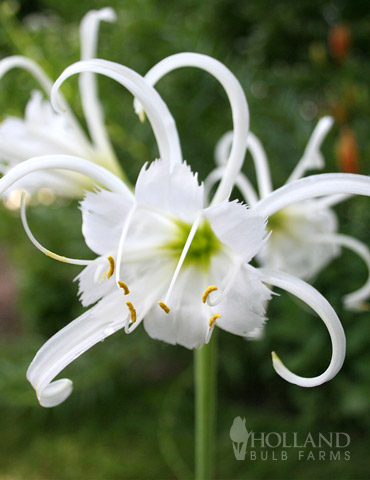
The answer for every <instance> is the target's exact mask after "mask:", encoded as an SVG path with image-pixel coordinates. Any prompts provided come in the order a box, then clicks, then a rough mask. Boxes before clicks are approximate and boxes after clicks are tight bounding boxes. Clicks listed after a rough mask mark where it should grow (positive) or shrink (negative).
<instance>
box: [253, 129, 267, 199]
mask: <svg viewBox="0 0 370 480" xmlns="http://www.w3.org/2000/svg"><path fill="white" fill-rule="evenodd" d="M247 148H248V150H249V151H250V152H251V155H252V158H253V163H254V168H255V170H256V176H257V183H258V191H259V194H260V197H261V198H264V197H266V196H267V195H268V194H269V193H271V192H272V190H273V189H272V182H271V174H270V167H269V164H268V161H267V157H266V153H265V150H264V149H263V146H262V143H261V142H260V140H259V139H258V137H257V136H256V135H254V133H252V132H249V135H248V146H247Z"/></svg>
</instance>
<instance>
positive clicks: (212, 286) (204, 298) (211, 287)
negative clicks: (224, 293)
mask: <svg viewBox="0 0 370 480" xmlns="http://www.w3.org/2000/svg"><path fill="white" fill-rule="evenodd" d="M215 290H218V288H217V287H216V285H210V286H209V287H207V288H206V289H205V291H204V293H203V295H202V302H203V303H206V301H207V297H208V295H209V294H210V293H211V292H214V291H215Z"/></svg>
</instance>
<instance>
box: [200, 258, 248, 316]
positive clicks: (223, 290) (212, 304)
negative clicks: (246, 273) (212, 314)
mask: <svg viewBox="0 0 370 480" xmlns="http://www.w3.org/2000/svg"><path fill="white" fill-rule="evenodd" d="M242 264H243V262H238V263H237V264H235V265H234V267H233V268H232V270H231V272H230V273H229V275H228V276H227V277H226V280H225V281H224V282H223V283H224V285H225V284H226V286H224V287H222V288H221V289H220V294H219V295H217V296H216V299H214V300H211V298H210V296H209V295H210V293H212V292H213V291H215V290H217V287H215V285H210V286H209V287H208V288H207V289H206V291H205V292H204V293H203V296H202V300H203V303H206V302H207V304H208V305H209V306H210V307H215V306H216V305H218V304H219V303H220V302H222V300H223V299H224V298H225V297H226V295H227V294H228V293H229V292H230V290H231V288H232V286H233V284H234V281H235V277H236V276H237V274H238V273H239V270H240V268H241V266H242Z"/></svg>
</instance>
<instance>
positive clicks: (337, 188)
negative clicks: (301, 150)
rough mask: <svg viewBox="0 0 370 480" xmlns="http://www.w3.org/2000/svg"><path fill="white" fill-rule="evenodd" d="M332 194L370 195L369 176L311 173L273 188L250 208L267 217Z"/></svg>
mask: <svg viewBox="0 0 370 480" xmlns="http://www.w3.org/2000/svg"><path fill="white" fill-rule="evenodd" d="M334 194H350V195H365V196H370V178H369V177H367V176H365V175H354V174H350V173H324V174H321V175H312V176H310V177H306V178H302V179H301V180H296V181H294V182H292V183H289V184H287V185H284V186H283V187H281V188H279V189H277V190H275V191H274V192H272V193H271V194H270V195H268V196H267V197H265V198H263V199H262V200H260V201H259V202H258V203H257V204H256V205H254V206H253V207H252V208H251V209H252V210H253V212H255V213H257V214H259V215H263V216H268V217H269V216H271V215H273V214H274V213H276V212H277V211H279V210H281V209H282V208H284V207H287V206H288V205H292V204H293V203H297V202H300V201H302V200H307V199H310V198H314V197H322V196H325V195H334Z"/></svg>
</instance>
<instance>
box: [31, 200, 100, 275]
mask: <svg viewBox="0 0 370 480" xmlns="http://www.w3.org/2000/svg"><path fill="white" fill-rule="evenodd" d="M21 220H22V224H23V228H24V230H25V232H26V234H27V236H28V238H29V239H30V240H31V242H32V243H33V244H34V245H35V247H36V248H37V249H38V250H40V252H42V253H43V254H44V255H46V256H47V257H51V258H53V259H54V260H58V261H59V262H63V263H70V264H72V265H84V266H85V265H97V264H99V263H103V262H105V260H104V259H96V260H80V259H78V258H69V257H64V256H62V255H58V254H57V253H54V252H52V251H50V250H48V249H47V248H45V247H44V246H43V245H41V243H40V242H39V241H38V240H36V238H35V237H34V235H33V233H32V232H31V229H30V227H29V225H28V222H27V217H26V204H25V192H23V193H22V197H21Z"/></svg>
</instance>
